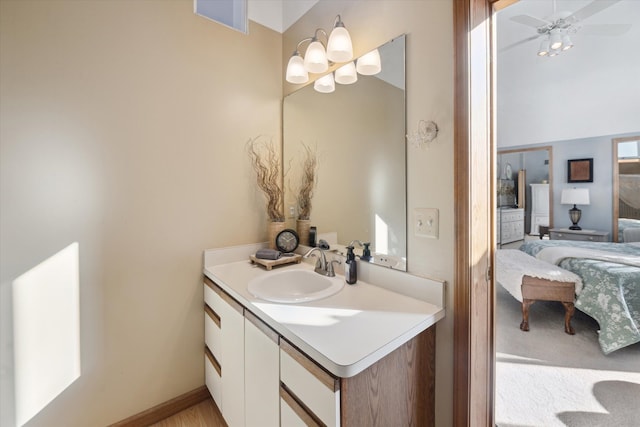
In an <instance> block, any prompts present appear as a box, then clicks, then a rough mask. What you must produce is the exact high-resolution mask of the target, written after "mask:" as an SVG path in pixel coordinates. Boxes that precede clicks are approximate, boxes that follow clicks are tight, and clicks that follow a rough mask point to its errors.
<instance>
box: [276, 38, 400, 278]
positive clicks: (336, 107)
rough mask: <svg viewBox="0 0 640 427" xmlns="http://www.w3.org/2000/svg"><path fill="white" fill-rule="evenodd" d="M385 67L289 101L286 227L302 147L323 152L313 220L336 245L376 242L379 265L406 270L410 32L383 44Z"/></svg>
mask: <svg viewBox="0 0 640 427" xmlns="http://www.w3.org/2000/svg"><path fill="white" fill-rule="evenodd" d="M378 51H379V53H380V58H381V64H382V71H381V72H380V73H378V74H376V75H373V76H365V75H358V80H357V81H356V82H355V83H353V84H348V85H340V84H336V85H335V91H334V92H332V93H320V92H317V91H315V90H314V87H313V84H310V85H308V86H305V87H303V88H301V89H299V90H297V91H295V92H293V93H292V94H290V95H288V96H287V97H285V99H284V105H283V159H284V165H285V170H286V176H285V211H286V216H287V226H290V227H292V228H293V227H294V225H295V224H294V223H295V219H296V213H295V207H296V200H295V191H296V190H295V188H296V186H297V185H298V183H299V181H300V179H299V177H300V174H301V170H300V168H301V161H300V160H301V158H302V157H303V154H304V151H305V146H307V147H311V148H312V149H314V150H316V152H317V156H318V174H317V186H316V189H315V192H314V196H313V200H312V203H313V207H312V210H311V218H310V219H311V224H312V225H314V226H316V227H317V230H318V233H319V234H322V233H335V234H334V235H335V236H337V243H338V245H337V246H346V245H348V244H349V242H351V241H352V240H360V241H362V242H371V249H372V252H373V253H374V254H376V255H377V256H375V257H374V262H375V263H381V264H383V265H385V266H387V267H392V268H396V269H400V270H405V271H406V257H407V189H406V139H405V135H406V119H405V106H406V102H405V36H404V35H403V36H400V37H397V38H395V39H393V40H391V41H389V42H388V43H386V44H384V45H382V46H380V47H379V48H378Z"/></svg>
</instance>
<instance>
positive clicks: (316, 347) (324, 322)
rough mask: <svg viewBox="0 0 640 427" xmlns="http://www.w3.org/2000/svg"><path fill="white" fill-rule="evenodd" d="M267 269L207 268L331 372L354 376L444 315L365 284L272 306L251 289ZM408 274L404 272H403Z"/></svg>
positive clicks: (302, 266)
mask: <svg viewBox="0 0 640 427" xmlns="http://www.w3.org/2000/svg"><path fill="white" fill-rule="evenodd" d="M282 269H308V270H313V266H312V265H309V264H307V263H304V262H303V263H301V264H293V265H288V266H284V267H278V268H276V269H274V270H272V271H266V270H265V269H264V268H263V267H260V266H257V265H254V264H251V263H250V262H249V261H248V260H247V261H237V262H230V263H225V264H219V265H213V266H208V267H207V266H205V269H204V273H205V275H206V276H207V277H209V278H210V279H211V280H213V281H214V282H216V283H217V284H218V285H219V286H220V287H221V288H222V289H224V290H225V291H226V292H227V293H228V294H229V295H231V296H232V297H233V298H235V299H236V300H237V301H238V302H240V303H241V304H242V305H244V306H245V307H246V308H247V309H249V311H251V312H252V313H254V314H255V315H256V316H258V317H259V318H260V319H262V321H264V322H265V323H266V324H268V325H269V326H270V327H271V328H273V329H274V330H275V331H277V332H278V333H279V334H280V335H282V336H283V337H285V338H286V339H287V340H288V341H290V342H291V343H293V344H294V345H296V346H297V347H299V348H300V349H301V350H302V351H304V352H305V353H306V354H307V355H309V356H310V357H311V358H312V359H314V360H315V361H316V362H318V363H319V364H320V365H322V366H323V367H324V368H325V369H327V370H328V371H329V372H331V373H333V374H334V375H336V376H338V377H342V378H349V377H352V376H354V375H356V374H358V373H360V372H362V371H363V370H364V369H366V368H367V367H369V366H371V365H372V364H373V363H375V362H377V361H378V360H380V359H382V358H383V357H384V356H386V355H387V354H389V353H391V352H392V351H394V350H395V349H397V348H398V347H400V346H401V345H402V344H404V343H406V342H407V341H409V340H411V339H412V338H413V337H415V336H416V335H418V334H419V333H420V332H422V331H424V330H426V329H427V328H429V327H430V326H432V325H434V324H435V323H436V322H437V321H438V320H440V319H442V318H443V317H444V308H443V307H439V306H436V305H434V304H431V303H428V302H425V301H421V300H419V299H415V298H411V297H408V296H405V295H402V294H399V293H396V292H392V291H389V290H386V289H383V288H381V287H378V286H374V285H371V284H368V283H365V282H363V281H360V280H359V281H358V283H356V284H355V285H346V284H345V286H344V288H343V289H342V290H341V291H340V292H338V293H337V294H334V295H332V296H330V297H327V298H324V299H320V300H316V301H311V302H305V303H297V304H281V303H272V302H269V301H264V300H261V299H258V298H256V297H254V296H253V295H251V294H250V293H249V291H248V290H247V284H248V283H249V281H250V280H252V279H254V278H257V277H260V276H261V275H266V274H270V273H272V272H275V271H282ZM405 274H406V273H405Z"/></svg>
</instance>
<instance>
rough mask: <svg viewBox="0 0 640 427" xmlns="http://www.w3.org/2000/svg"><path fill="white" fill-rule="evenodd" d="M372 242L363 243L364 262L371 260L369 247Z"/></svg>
mask: <svg viewBox="0 0 640 427" xmlns="http://www.w3.org/2000/svg"><path fill="white" fill-rule="evenodd" d="M370 244H371V242H367V243H363V244H362V245H363V246H364V249H363V250H362V256H361V257H360V259H361V260H363V261H369V260H371V249H369V245H370Z"/></svg>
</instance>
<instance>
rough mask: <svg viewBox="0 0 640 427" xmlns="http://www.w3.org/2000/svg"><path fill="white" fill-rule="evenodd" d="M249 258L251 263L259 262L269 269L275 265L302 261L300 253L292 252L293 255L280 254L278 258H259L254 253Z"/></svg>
mask: <svg viewBox="0 0 640 427" xmlns="http://www.w3.org/2000/svg"><path fill="white" fill-rule="evenodd" d="M249 259H250V260H251V262H252V263H254V264H260V265H262V266H264V267H265V268H266V269H267V270H271V269H272V268H273V267H274V266H276V265H285V264H292V263H294V262H295V263H296V264H300V262H301V261H302V255H300V254H294V255H293V256H282V257H280V258H279V259H261V258H256V256H255V254H254V255H250V256H249Z"/></svg>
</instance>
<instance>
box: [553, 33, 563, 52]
mask: <svg viewBox="0 0 640 427" xmlns="http://www.w3.org/2000/svg"><path fill="white" fill-rule="evenodd" d="M561 46H562V37H561V36H560V33H557V32H552V33H551V49H554V50H556V49H560V47H561Z"/></svg>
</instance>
